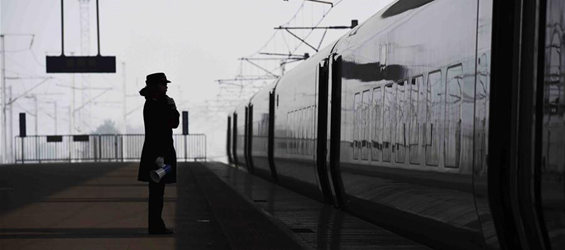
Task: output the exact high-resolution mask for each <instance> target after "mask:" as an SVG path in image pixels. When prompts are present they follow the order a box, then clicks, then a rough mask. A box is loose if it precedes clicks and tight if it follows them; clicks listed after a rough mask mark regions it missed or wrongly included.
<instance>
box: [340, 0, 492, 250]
mask: <svg viewBox="0 0 565 250" xmlns="http://www.w3.org/2000/svg"><path fill="white" fill-rule="evenodd" d="M477 8H478V2H477V1H472V0H469V1H458V2H457V4H454V3H453V2H452V1H413V2H410V3H409V2H407V1H398V2H396V3H394V4H393V5H391V6H389V7H388V8H386V9H384V10H383V11H382V12H380V13H377V15H376V16H375V17H373V18H371V19H370V20H369V21H367V22H365V23H364V24H362V25H360V26H359V27H358V28H357V29H355V30H353V31H351V32H350V33H349V35H348V36H346V37H343V38H342V39H340V40H339V42H338V44H337V46H336V47H335V49H334V50H333V51H332V53H334V54H336V55H339V56H340V64H341V65H340V67H339V68H338V69H336V70H339V72H338V73H339V75H340V79H341V82H340V83H339V84H340V85H341V86H340V87H339V89H341V91H340V93H341V96H340V102H341V106H340V114H339V116H340V118H341V123H340V128H339V131H340V137H339V138H340V139H339V145H336V146H337V147H339V150H336V152H339V159H338V160H336V161H337V162H338V163H339V173H340V178H341V179H342V180H341V181H342V183H343V186H341V187H340V186H336V187H335V188H336V189H341V190H343V199H344V200H343V203H345V204H347V207H348V208H349V209H351V210H352V211H354V212H355V213H357V214H359V215H360V216H363V217H365V218H367V219H369V220H371V221H374V222H376V223H379V224H382V225H387V226H388V227H390V228H397V230H403V231H406V230H407V229H406V225H412V227H411V228H410V231H411V232H410V233H411V234H415V235H416V234H417V235H418V236H416V237H421V239H422V240H423V241H427V242H428V243H429V244H430V245H437V246H441V247H442V248H454V247H456V248H458V249H476V248H480V247H482V241H481V239H482V232H481V221H480V220H479V216H481V214H477V213H476V207H475V201H474V196H473V189H474V186H473V178H472V172H473V132H474V131H473V128H474V125H475V124H474V123H475V120H474V116H473V115H474V109H475V102H474V101H475V83H476V80H477V77H476V64H475V63H476V57H477V39H478V37H477V34H478V33H479V32H478V29H479V27H490V25H491V23H490V22H491V21H490V20H489V19H485V18H480V17H478V16H477V13H478V9H477ZM438 13H441V14H438ZM377 30H378V31H379V32H375V31H377ZM485 52H486V53H489V51H485ZM484 63H488V62H484ZM332 105H334V104H333V103H332ZM332 120H334V119H333V117H332ZM477 146H481V145H477ZM482 146H484V145H482ZM400 194H401V195H400ZM382 214H389V215H390V216H382ZM420 226H422V227H420Z"/></svg>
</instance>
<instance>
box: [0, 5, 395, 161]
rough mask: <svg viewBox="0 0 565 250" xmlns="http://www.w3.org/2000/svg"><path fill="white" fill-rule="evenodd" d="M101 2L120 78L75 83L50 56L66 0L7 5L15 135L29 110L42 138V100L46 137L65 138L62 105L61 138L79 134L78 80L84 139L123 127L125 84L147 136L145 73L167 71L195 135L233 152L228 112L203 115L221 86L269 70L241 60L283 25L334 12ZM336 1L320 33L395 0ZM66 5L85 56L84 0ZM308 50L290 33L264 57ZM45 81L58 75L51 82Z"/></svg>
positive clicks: (106, 46)
mask: <svg viewBox="0 0 565 250" xmlns="http://www.w3.org/2000/svg"><path fill="white" fill-rule="evenodd" d="M99 2H100V38H101V54H102V55H107V56H108V55H111V56H116V59H117V64H118V67H117V71H118V72H117V73H116V74H82V75H74V76H73V75H71V74H46V73H45V56H46V55H59V54H60V53H61V14H60V13H61V12H60V10H61V5H60V4H61V1H60V0H0V9H1V19H0V22H1V32H2V33H3V34H6V37H5V50H6V76H7V77H8V80H7V86H11V89H12V96H13V97H19V96H21V97H20V98H19V99H18V100H17V101H16V102H15V103H14V106H13V117H14V123H13V128H14V133H13V135H14V136H15V135H17V133H18V132H17V127H18V124H17V115H18V113H19V112H26V113H28V114H29V115H28V126H27V130H28V134H34V133H35V132H34V130H35V128H34V122H35V116H34V113H35V105H34V99H33V98H29V97H30V95H36V96H37V100H38V107H39V112H38V113H39V119H38V121H39V122H38V124H39V126H38V134H40V135H45V134H54V133H55V120H54V115H55V105H56V106H57V133H58V134H69V131H70V130H69V124H70V123H69V110H70V106H71V105H72V91H71V86H72V85H73V82H74V85H75V90H76V91H75V105H74V108H75V110H77V112H76V114H77V121H76V126H75V127H76V129H75V131H74V133H90V132H92V131H93V130H94V129H96V127H98V126H99V125H100V124H101V123H102V122H103V121H104V120H107V119H110V120H112V121H114V122H115V123H116V125H117V126H118V127H119V128H122V125H123V120H124V119H123V93H124V92H123V87H122V86H123V84H124V82H125V85H126V94H127V98H126V100H127V101H126V111H127V113H128V116H127V119H126V121H127V125H128V127H130V128H131V129H130V130H129V132H132V131H133V132H140V131H142V128H143V124H142V114H141V112H140V111H141V108H140V107H142V105H143V102H144V99H143V98H142V97H140V96H139V95H138V93H137V92H138V91H139V89H141V88H142V87H143V86H144V80H145V75H147V74H149V73H153V72H158V71H163V72H165V73H166V74H167V77H168V78H169V79H170V80H171V81H172V82H173V83H171V84H170V85H169V93H168V94H169V95H170V96H171V97H173V98H175V100H176V102H177V104H178V106H179V109H182V110H189V111H190V112H191V132H193V133H198V132H201V133H206V134H208V137H209V140H208V141H209V144H210V145H209V148H210V152H211V155H220V154H223V153H224V152H223V151H224V149H225V146H224V145H223V144H224V143H225V140H224V138H223V136H224V134H225V131H224V129H225V117H224V114H218V116H219V118H218V119H217V120H218V121H219V122H214V123H213V124H210V118H209V117H206V119H202V117H199V116H200V114H202V113H206V110H205V109H203V105H204V103H205V101H209V102H213V101H214V100H216V98H217V93H218V91H219V85H218V84H217V83H216V82H215V80H216V79H228V78H233V77H234V76H236V75H237V74H238V73H243V74H246V75H249V74H260V73H262V71H261V70H259V69H258V68H256V67H254V66H251V65H250V64H245V63H241V62H240V61H238V60H237V59H238V58H240V57H246V56H252V55H253V54H254V53H255V52H257V51H258V50H259V49H260V48H262V46H263V45H265V44H266V42H267V41H268V40H269V39H270V38H271V37H273V34H274V32H275V30H274V29H273V27H277V26H279V25H284V24H285V23H287V21H289V20H292V22H290V23H287V24H286V25H288V26H311V25H312V24H315V23H317V22H318V20H320V18H321V15H322V14H323V13H326V12H328V10H329V9H330V7H329V5H326V4H320V3H313V2H304V1H302V0H288V1H283V0H237V1H233V0H199V1H195V0H159V1H156V0H153V1H150V0H100V1H99ZM332 2H334V3H336V7H334V8H332V9H331V11H329V14H328V15H327V16H326V18H325V19H324V20H323V22H322V23H321V24H320V26H330V25H349V24H350V20H351V19H358V20H359V21H360V22H363V21H364V20H366V19H367V18H368V17H370V16H371V15H373V14H375V13H376V12H377V11H378V10H379V9H381V8H382V7H383V6H385V5H386V4H388V3H390V2H391V0H343V1H335V0H334V1H332ZM64 5H65V11H64V17H65V54H66V55H70V54H71V53H74V54H75V55H80V54H81V32H80V31H81V29H80V27H81V26H80V23H81V20H80V9H79V0H64ZM302 5H303V6H302ZM88 6H89V10H90V11H89V15H90V19H89V23H90V25H89V26H88V27H89V29H90V32H89V33H88V34H89V36H90V40H89V43H90V46H89V48H90V49H88V51H89V53H88V54H90V55H95V54H96V19H95V17H96V12H95V11H96V1H95V0H90V2H89V3H88ZM301 6H302V7H301ZM299 9H300V11H297V10H299ZM295 14H296V16H295V18H294V19H292V18H293V16H294V15H295ZM345 32H346V31H345V30H331V31H328V33H327V34H326V36H325V39H324V43H323V44H328V43H329V42H331V41H334V40H335V39H337V38H338V37H339V36H341V35H342V34H343V33H345ZM297 34H300V35H305V34H306V33H304V32H302V33H301V32H297ZM322 34H323V31H316V32H314V33H312V35H311V37H310V38H309V40H308V41H309V42H310V43H312V44H313V45H315V46H316V45H317V44H318V42H319V38H320V37H321V36H322ZM31 35H33V36H31ZM298 43H299V42H298V40H296V39H294V38H292V37H291V36H290V35H289V34H288V33H285V32H282V31H281V32H279V33H277V34H276V36H274V37H273V38H272V40H271V42H270V43H269V44H268V46H267V47H265V48H263V50H262V51H263V52H265V51H267V52H285V51H286V52H288V51H289V48H295V47H296V46H297V44H298ZM322 47H324V46H323V45H322ZM305 52H308V53H310V54H314V53H315V52H314V51H313V50H311V49H309V48H308V47H306V46H301V47H300V48H298V49H297V50H296V53H299V54H302V53H305ZM123 65H125V70H124V67H123ZM240 66H243V67H240ZM240 70H243V71H240ZM276 73H280V72H276ZM45 77H50V78H49V79H47V80H45ZM42 81H44V82H43V83H42V84H41V85H39V86H38V87H36V88H35V89H33V90H32V91H31V92H29V93H28V98H26V97H25V96H22V94H23V93H25V92H26V91H28V90H29V89H31V88H32V87H34V86H36V85H37V84H39V83H41V82H42ZM55 103H56V104H55ZM226 113H227V112H226ZM199 118H200V119H199ZM178 132H179V133H180V131H178ZM213 132H215V133H213Z"/></svg>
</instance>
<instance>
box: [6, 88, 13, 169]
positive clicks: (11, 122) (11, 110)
mask: <svg viewBox="0 0 565 250" xmlns="http://www.w3.org/2000/svg"><path fill="white" fill-rule="evenodd" d="M8 89H9V90H10V91H9V92H10V97H9V99H8V100H9V102H8V103H10V136H9V138H10V154H7V155H8V156H9V157H10V159H14V127H13V126H14V113H13V111H14V106H13V105H12V98H13V96H12V86H9V87H8Z"/></svg>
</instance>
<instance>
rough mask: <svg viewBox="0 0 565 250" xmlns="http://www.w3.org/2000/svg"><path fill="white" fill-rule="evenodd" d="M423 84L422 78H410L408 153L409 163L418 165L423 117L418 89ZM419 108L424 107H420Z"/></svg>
mask: <svg viewBox="0 0 565 250" xmlns="http://www.w3.org/2000/svg"><path fill="white" fill-rule="evenodd" d="M423 82H424V77H423V76H417V77H414V78H412V81H411V82H410V113H409V114H410V115H409V117H410V131H409V133H408V137H409V140H408V141H409V143H410V144H409V146H408V148H409V151H410V163H419V156H420V147H419V138H420V132H419V129H420V120H421V117H423V114H424V112H420V110H419V106H418V104H419V103H420V102H421V100H420V99H419V98H420V88H422V83H423ZM420 106H425V103H424V105H420Z"/></svg>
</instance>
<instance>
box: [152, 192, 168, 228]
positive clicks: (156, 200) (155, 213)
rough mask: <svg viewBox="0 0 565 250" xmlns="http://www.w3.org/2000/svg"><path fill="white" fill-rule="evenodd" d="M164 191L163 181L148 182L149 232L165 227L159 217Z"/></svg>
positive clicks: (161, 210)
mask: <svg viewBox="0 0 565 250" xmlns="http://www.w3.org/2000/svg"><path fill="white" fill-rule="evenodd" d="M164 193H165V183H153V182H149V218H148V219H149V220H148V227H149V232H159V231H164V230H165V229H166V228H165V223H164V222H163V219H162V218H161V213H162V212H163V195H164Z"/></svg>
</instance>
